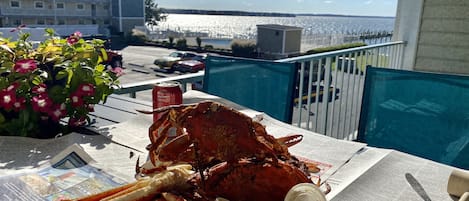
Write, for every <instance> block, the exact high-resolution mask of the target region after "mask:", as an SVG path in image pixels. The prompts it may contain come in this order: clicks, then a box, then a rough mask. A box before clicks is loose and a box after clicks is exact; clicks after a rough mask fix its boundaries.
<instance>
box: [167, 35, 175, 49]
mask: <svg viewBox="0 0 469 201" xmlns="http://www.w3.org/2000/svg"><path fill="white" fill-rule="evenodd" d="M168 39H169V47H173V45H174V37H173V36H169V37H168Z"/></svg>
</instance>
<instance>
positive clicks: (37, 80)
mask: <svg viewBox="0 0 469 201" xmlns="http://www.w3.org/2000/svg"><path fill="white" fill-rule="evenodd" d="M43 82H44V80H43V79H42V78H41V76H39V75H37V76H34V77H33V80H32V83H33V84H34V85H39V84H41V83H43Z"/></svg>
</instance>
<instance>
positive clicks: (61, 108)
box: [49, 103, 67, 121]
mask: <svg viewBox="0 0 469 201" xmlns="http://www.w3.org/2000/svg"><path fill="white" fill-rule="evenodd" d="M66 115H67V110H66V107H65V104H64V103H62V104H55V105H54V106H53V107H52V110H50V111H49V116H50V117H51V119H52V120H54V121H59V120H60V119H61V118H63V117H65V116H66Z"/></svg>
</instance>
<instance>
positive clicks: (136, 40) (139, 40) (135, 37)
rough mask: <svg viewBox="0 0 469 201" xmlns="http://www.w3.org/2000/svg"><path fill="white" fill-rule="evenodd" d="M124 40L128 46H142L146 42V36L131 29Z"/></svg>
mask: <svg viewBox="0 0 469 201" xmlns="http://www.w3.org/2000/svg"><path fill="white" fill-rule="evenodd" d="M126 40H127V43H128V44H133V45H143V44H145V42H146V41H147V36H146V35H145V33H144V32H141V31H139V30H137V29H133V30H132V32H131V33H129V34H127V37H126Z"/></svg>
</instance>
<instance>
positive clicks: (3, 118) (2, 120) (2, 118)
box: [0, 113, 5, 124]
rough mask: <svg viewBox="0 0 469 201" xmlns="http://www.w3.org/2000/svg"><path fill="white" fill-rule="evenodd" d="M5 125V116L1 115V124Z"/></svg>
mask: <svg viewBox="0 0 469 201" xmlns="http://www.w3.org/2000/svg"><path fill="white" fill-rule="evenodd" d="M3 123H5V116H3V114H2V113H0V124H3Z"/></svg>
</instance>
